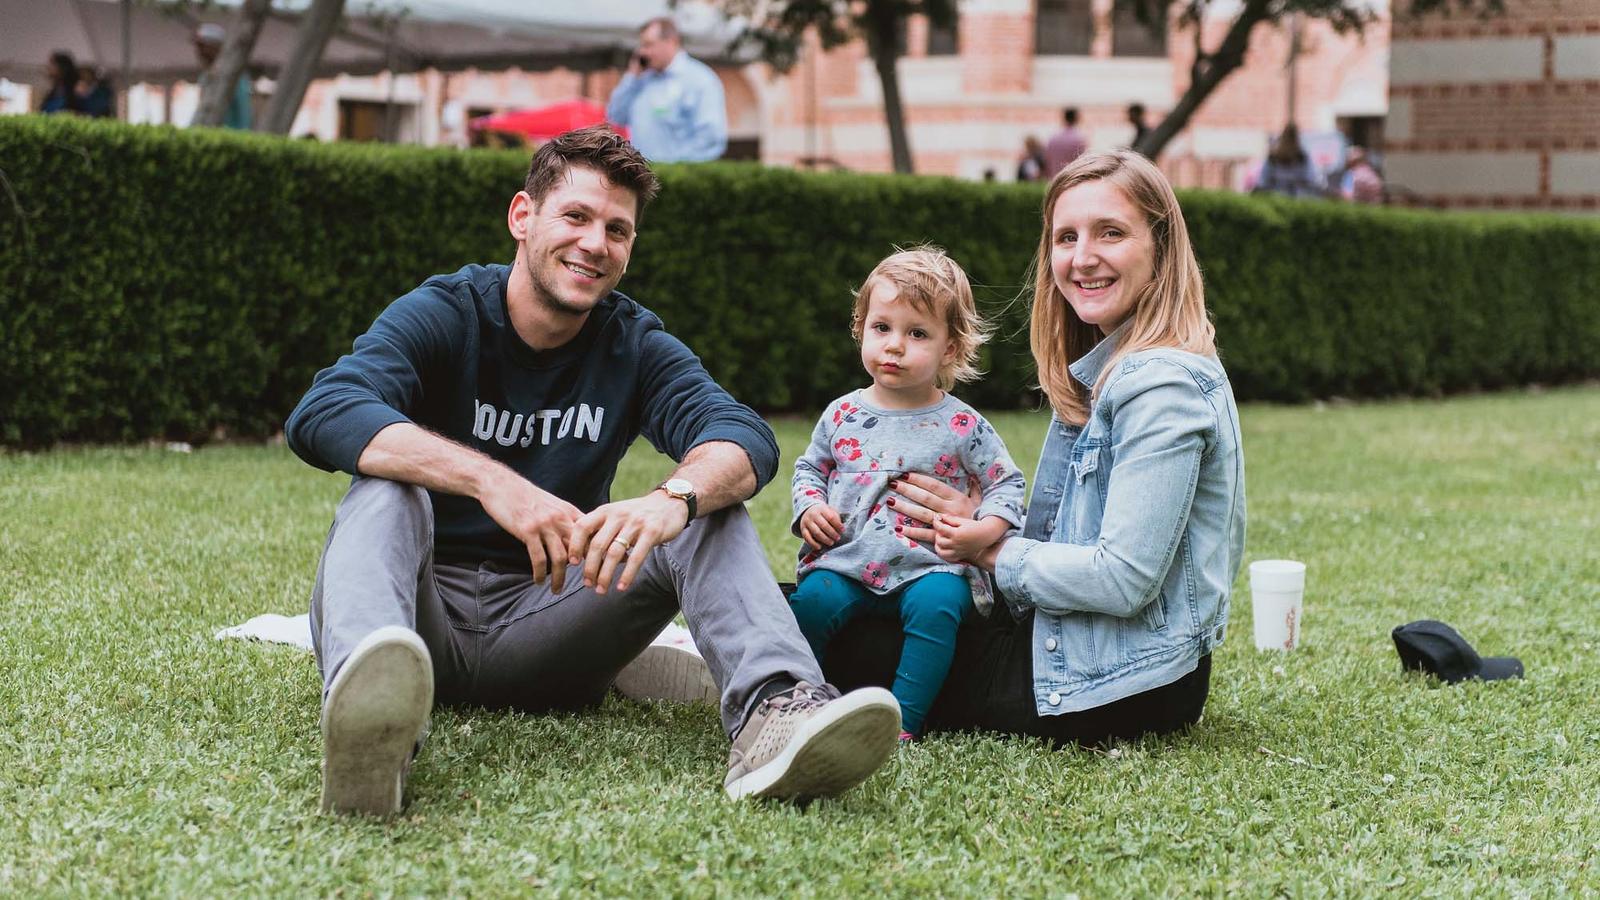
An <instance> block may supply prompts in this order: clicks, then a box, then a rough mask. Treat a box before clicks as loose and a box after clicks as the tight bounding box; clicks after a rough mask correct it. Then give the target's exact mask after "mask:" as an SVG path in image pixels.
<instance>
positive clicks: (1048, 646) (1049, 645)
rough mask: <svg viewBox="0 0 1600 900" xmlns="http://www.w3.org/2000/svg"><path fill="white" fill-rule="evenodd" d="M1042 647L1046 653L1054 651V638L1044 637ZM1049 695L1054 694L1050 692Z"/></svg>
mask: <svg viewBox="0 0 1600 900" xmlns="http://www.w3.org/2000/svg"><path fill="white" fill-rule="evenodd" d="M1044 649H1045V652H1047V653H1054V652H1056V639H1055V638H1045V639H1044ZM1051 696H1055V695H1054V694H1052V695H1051ZM1051 702H1054V701H1051Z"/></svg>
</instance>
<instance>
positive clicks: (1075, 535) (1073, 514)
mask: <svg viewBox="0 0 1600 900" xmlns="http://www.w3.org/2000/svg"><path fill="white" fill-rule="evenodd" d="M1120 335H1121V331H1118V332H1117V333H1113V334H1112V335H1110V336H1109V337H1108V338H1107V339H1105V340H1103V341H1101V342H1100V343H1099V344H1098V345H1096V346H1095V348H1094V349H1093V350H1091V351H1090V352H1089V353H1087V354H1085V355H1084V356H1083V357H1082V358H1081V359H1079V360H1078V361H1077V362H1075V363H1073V364H1072V366H1071V372H1072V375H1073V377H1074V378H1076V379H1078V380H1079V381H1080V382H1082V383H1083V384H1085V385H1089V386H1091V387H1092V386H1093V385H1094V383H1095V380H1096V379H1097V378H1099V376H1100V373H1101V370H1102V369H1104V368H1105V366H1106V364H1107V362H1108V361H1109V360H1110V358H1111V356H1112V353H1113V351H1114V349H1115V347H1116V343H1117V341H1118V339H1119V337H1120ZM1244 530H1245V501H1244V455H1243V451H1242V449H1241V446H1240V440H1239V412H1238V408H1237V407H1236V406H1235V405H1234V401H1233V391H1232V389H1231V388H1230V387H1229V386H1228V376H1227V373H1226V372H1224V371H1223V369H1222V365H1221V363H1219V362H1218V361H1217V360H1216V359H1215V358H1212V357H1205V356H1198V355H1195V354H1193V353H1187V352H1184V351H1182V350H1173V349H1166V348H1162V349H1154V350H1144V351H1140V352H1138V353H1133V354H1130V355H1128V356H1125V357H1123V358H1122V359H1120V360H1118V361H1117V363H1116V370H1115V371H1114V372H1112V373H1111V374H1110V376H1109V377H1108V378H1107V379H1106V383H1105V386H1104V387H1103V388H1102V389H1101V392H1100V396H1099V398H1098V399H1097V400H1096V401H1095V402H1094V405H1093V407H1092V409H1091V411H1090V415H1089V421H1088V422H1087V423H1086V424H1085V425H1084V426H1083V427H1081V428H1079V427H1074V426H1070V425H1065V424H1063V423H1061V422H1060V421H1059V420H1057V419H1054V418H1052V419H1051V422H1050V433H1049V435H1048V436H1047V437H1046V439H1045V444H1044V450H1043V452H1042V454H1041V455H1040V458H1039V471H1038V473H1037V474H1036V475H1035V476H1034V480H1033V495H1032V498H1031V500H1030V501H1029V504H1028V514H1027V520H1026V523H1025V525H1024V526H1023V532H1022V536H1021V537H1014V538H1012V539H1010V540H1008V541H1007V542H1006V543H1005V546H1004V547H1002V548H1001V551H1000V555H999V559H998V560H997V561H996V564H995V577H996V580H997V582H998V584H999V586H1000V589H1001V591H1003V592H1004V594H1005V596H1006V599H1007V601H1008V602H1009V603H1011V604H1012V606H1013V609H1015V610H1016V611H1017V612H1018V613H1019V614H1020V613H1021V612H1023V611H1025V610H1026V609H1027V608H1029V607H1032V608H1033V609H1034V610H1035V611H1036V612H1035V615H1034V621H1033V689H1034V699H1035V702H1036V704H1037V708H1038V711H1039V714H1040V715H1055V714H1059V713H1066V712H1075V711H1078V710H1084V709H1093V708H1095V707H1097V706H1103V705H1105V704H1107V703H1110V702H1112V701H1114V700H1120V699H1122V698H1123V697H1128V696H1131V695H1133V694H1138V693H1142V692H1144V691H1147V690H1150V689H1152V688H1156V687H1160V686H1161V685H1164V684H1169V683H1171V682H1173V681H1176V680H1177V679H1179V678H1181V677H1183V676H1184V675H1187V674H1188V673H1190V672H1192V671H1194V669H1195V666H1196V665H1197V664H1198V661H1199V659H1200V657H1201V656H1204V655H1205V654H1207V653H1210V652H1211V650H1212V648H1213V647H1215V646H1216V645H1217V644H1219V643H1221V642H1222V638H1223V634H1224V631H1225V629H1226V627H1227V622H1228V593H1229V590H1230V589H1231V588H1232V585H1233V579H1234V576H1235V575H1237V574H1238V571H1239V564H1240V560H1241V559H1242V558H1243V555H1244Z"/></svg>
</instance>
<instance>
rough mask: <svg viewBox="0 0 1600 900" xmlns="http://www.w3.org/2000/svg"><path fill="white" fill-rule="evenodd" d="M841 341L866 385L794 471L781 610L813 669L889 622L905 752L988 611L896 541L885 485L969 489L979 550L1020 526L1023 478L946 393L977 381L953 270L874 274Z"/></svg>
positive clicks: (917, 252) (973, 340) (965, 586)
mask: <svg viewBox="0 0 1600 900" xmlns="http://www.w3.org/2000/svg"><path fill="white" fill-rule="evenodd" d="M851 333H852V334H853V335H854V336H855V338H856V340H858V341H859V342H860V344H861V364H862V366H863V367H865V368H866V370H867V374H868V375H870V376H872V384H871V385H869V386H867V387H865V388H862V389H860V390H857V391H852V392H851V393H849V394H846V395H845V396H844V397H841V398H839V399H838V400H835V401H834V402H833V403H831V404H829V406H828V409H827V410H826V411H825V412H824V413H823V414H822V419H821V420H820V421H819V422H817V427H816V430H815V431H813V432H812V434H811V445H810V446H809V447H807V448H806V452H805V455H804V456H801V457H800V458H799V459H798V460H796V461H795V464H794V490H793V494H794V522H793V524H792V526H791V528H792V529H793V531H794V533H795V534H796V535H797V536H798V537H800V538H802V539H804V540H805V542H806V544H807V546H806V547H803V548H802V550H801V556H800V565H799V568H798V571H797V576H798V580H799V587H798V588H797V589H796V590H795V593H794V595H793V596H792V597H791V598H790V604H791V606H792V608H793V610H794V615H795V619H796V620H797V621H798V622H799V623H800V630H801V631H802V632H803V633H804V634H805V636H806V640H807V641H809V642H810V643H811V649H812V652H813V653H815V654H816V656H817V659H818V660H821V659H822V657H823V655H824V653H825V651H826V649H827V645H828V641H829V639H831V638H832V637H833V635H834V634H836V633H837V632H838V631H839V629H840V628H842V627H843V626H844V625H845V623H847V622H849V621H850V620H851V619H853V618H855V617H856V616H858V615H876V616H897V617H898V618H899V619H900V623H901V626H902V627H903V628H904V629H905V645H904V649H903V650H902V652H901V654H900V664H899V666H898V668H897V670H896V672H895V680H894V687H893V691H894V695H895V698H896V699H897V700H899V701H900V714H901V721H902V725H901V727H902V728H904V729H905V733H903V734H902V735H901V738H902V739H903V740H909V739H910V738H912V737H914V736H916V735H919V734H921V733H922V729H923V726H924V724H925V722H926V717H927V714H928V709H929V707H931V706H932V705H933V699H934V697H935V695H937V694H938V693H939V688H940V686H941V685H942V684H943V683H944V678H945V675H946V674H947V673H948V672H949V671H950V660H951V658H952V657H953V656H954V655H955V642H956V629H957V627H958V626H959V625H960V624H961V620H962V619H963V618H964V617H965V616H966V615H968V614H969V611H971V610H973V609H976V610H977V611H978V612H980V613H983V614H985V615H987V614H988V613H989V610H990V609H991V608H992V607H993V604H994V601H993V595H992V592H991V591H990V589H989V581H988V578H987V576H986V575H985V574H984V573H982V572H980V571H978V570H977V569H972V568H969V567H968V566H966V565H964V564H962V563H951V562H946V561H945V560H943V559H941V558H940V557H939V556H938V554H936V553H934V551H933V548H932V547H931V546H928V545H925V544H921V543H918V542H916V541H914V540H911V539H909V538H907V537H905V535H904V534H903V532H902V529H903V528H904V527H920V523H917V522H914V521H913V520H911V519H908V518H906V517H905V516H902V515H900V514H899V513H897V512H896V511H895V509H894V504H895V494H894V493H893V492H892V490H891V484H892V482H893V480H894V479H895V478H896V477H897V476H899V475H901V474H903V473H906V472H922V473H926V474H930V475H932V476H933V477H935V478H938V479H939V480H941V481H944V482H945V483H946V484H949V485H951V486H952V487H954V488H956V489H957V490H961V491H967V490H969V489H970V487H971V483H972V480H976V482H977V484H978V485H979V487H980V488H981V489H982V492H983V500H982V503H981V504H980V505H979V507H978V511H977V512H976V513H975V514H974V515H973V519H975V520H976V524H975V525H973V526H970V527H968V528H964V529H962V535H963V538H964V539H967V540H970V542H971V543H973V544H974V545H975V549H981V548H982V547H986V546H988V545H989V544H991V543H993V542H994V541H996V540H999V539H1000V537H1001V535H1003V534H1005V532H1006V531H1008V530H1010V529H1011V528H1014V527H1019V526H1020V525H1021V523H1022V514H1023V477H1022V473H1021V471H1019V470H1018V468H1017V466H1016V464H1015V463H1013V462H1012V461H1011V456H1010V454H1008V453H1007V452H1006V448H1005V444H1004V443H1002V442H1001V440H1000V436H999V435H998V434H996V433H995V431H994V429H993V428H991V427H990V426H989V423H988V422H985V421H984V420H983V418H982V417H981V416H979V415H978V414H977V413H976V412H974V411H973V410H972V408H971V407H969V406H967V405H966V404H964V403H962V402H961V401H959V400H957V399H956V398H955V397H953V396H951V395H950V394H948V393H946V391H947V390H948V389H949V388H950V387H951V386H953V385H954V384H955V382H957V381H967V380H970V379H972V378H974V377H976V376H977V374H978V372H977V370H976V369H975V368H974V367H973V363H974V361H975V360H976V359H977V356H978V347H979V345H981V344H982V343H983V342H984V341H985V340H987V338H988V335H987V334H986V333H985V331H984V324H983V322H982V320H980V319H979V318H978V312H977V308H976V306H975V304H974V303H973V300H972V288H971V287H970V286H969V285H968V283H967V276H966V273H965V272H963V271H961V267H960V266H958V265H956V263H955V261H954V260H952V259H950V257H948V256H946V255H945V254H944V252H943V251H942V250H939V249H938V248H935V247H918V248H914V249H911V250H903V251H900V252H898V253H895V254H894V255H892V256H890V257H889V258H887V259H885V260H884V261H883V262H880V263H878V265H877V267H876V268H874V269H873V270H872V273H871V274H870V275H868V276H867V280H866V282H865V283H864V284H862V286H861V290H860V291H859V292H858V293H857V294H856V298H855V313H854V315H853V316H852V318H851Z"/></svg>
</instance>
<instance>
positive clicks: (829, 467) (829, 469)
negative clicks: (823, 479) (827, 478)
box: [817, 459, 837, 475]
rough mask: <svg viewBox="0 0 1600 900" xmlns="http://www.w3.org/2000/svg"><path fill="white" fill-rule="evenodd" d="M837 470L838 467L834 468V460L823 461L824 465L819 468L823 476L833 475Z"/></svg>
mask: <svg viewBox="0 0 1600 900" xmlns="http://www.w3.org/2000/svg"><path fill="white" fill-rule="evenodd" d="M835 468H837V467H836V466H834V464H833V460H831V459H825V460H823V461H822V465H820V466H818V467H817V469H818V471H820V472H821V473H822V474H823V475H832V474H833V470H834V469H835Z"/></svg>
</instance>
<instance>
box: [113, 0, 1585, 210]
mask: <svg viewBox="0 0 1600 900" xmlns="http://www.w3.org/2000/svg"><path fill="white" fill-rule="evenodd" d="M1373 2H1374V4H1375V9H1376V11H1377V12H1378V14H1379V19H1378V21H1377V22H1375V23H1374V24H1373V25H1372V26H1371V27H1369V28H1368V29H1367V32H1366V35H1365V36H1364V37H1360V36H1355V35H1340V34H1337V33H1335V32H1334V31H1333V30H1332V29H1331V28H1329V27H1328V26H1327V25H1326V24H1325V23H1323V22H1320V21H1315V20H1307V21H1305V22H1304V23H1302V24H1300V26H1299V27H1300V33H1301V40H1300V48H1301V49H1300V53H1299V55H1298V57H1297V59H1296V63H1295V69H1294V71H1295V77H1294V78H1293V79H1291V78H1290V77H1289V71H1288V67H1287V62H1288V57H1289V48H1290V40H1289V33H1288V29H1287V28H1286V27H1278V26H1273V25H1262V26H1259V27H1258V28H1257V30H1256V33H1255V34H1254V35H1252V39H1251V43H1250V49H1249V51H1248V53H1247V55H1246V61H1245V64H1244V66H1243V67H1242V68H1240V69H1239V70H1237V71H1235V72H1234V73H1233V74H1232V75H1230V76H1229V77H1228V79H1227V80H1226V81H1224V82H1223V84H1222V86H1221V87H1220V88H1218V90H1217V91H1216V92H1215V93H1213V94H1212V96H1211V97H1210V98H1209V99H1208V100H1207V102H1206V103H1205V105H1203V106H1202V107H1201V108H1200V110H1199V111H1198V113H1197V114H1196V115H1195V116H1194V117H1193V119H1192V120H1191V122H1190V124H1189V127H1188V128H1187V129H1185V130H1184V131H1183V132H1182V133H1181V134H1179V135H1178V136H1177V138H1175V139H1174V140H1173V141H1172V143H1170V144H1169V145H1168V146H1167V148H1166V149H1165V151H1164V152H1163V154H1162V158H1161V164H1162V165H1163V166H1164V167H1165V168H1166V169H1167V171H1168V172H1169V173H1170V174H1171V175H1172V177H1173V180H1174V181H1175V182H1177V183H1178V184H1179V185H1190V186H1210V187H1235V188H1236V187H1239V186H1241V184H1243V183H1244V181H1245V179H1246V176H1247V172H1248V170H1249V169H1250V167H1251V166H1252V165H1253V164H1254V163H1255V162H1256V161H1258V160H1260V158H1261V157H1262V156H1263V155H1264V154H1265V151H1266V148H1267V144H1268V141H1269V139H1270V136H1271V135H1273V134H1275V133H1276V132H1277V131H1278V130H1280V129H1281V128H1282V127H1283V125H1284V123H1285V122H1286V121H1287V118H1288V115H1289V109H1290V105H1291V103H1290V97H1289V85H1290V83H1291V80H1292V81H1293V82H1294V84H1295V86H1296V90H1295V97H1294V98H1293V108H1294V117H1295V120H1296V122H1297V124H1298V125H1299V126H1300V129H1301V132H1302V134H1304V135H1306V136H1307V137H1308V139H1310V140H1308V143H1313V147H1312V148H1311V149H1313V150H1316V149H1317V146H1321V147H1324V148H1327V147H1330V146H1331V147H1333V148H1335V150H1336V149H1337V148H1338V146H1340V145H1341V143H1342V139H1343V138H1342V137H1341V136H1345V137H1349V138H1351V139H1352V140H1354V141H1355V142H1356V143H1363V144H1367V145H1369V146H1376V145H1377V144H1378V143H1379V141H1380V140H1381V137H1382V129H1383V123H1384V118H1383V117H1384V115H1385V113H1386V111H1387V103H1388V100H1387V95H1388V77H1389V73H1388V64H1387V53H1388V40H1389V23H1388V20H1387V12H1386V11H1387V2H1386V0H1373ZM1583 2H1600V0H1583ZM1236 4H1237V0H1213V2H1212V3H1211V4H1210V9H1211V15H1210V17H1209V18H1208V19H1207V20H1206V21H1205V23H1204V26H1203V27H1204V29H1205V39H1206V41H1207V42H1208V44H1214V43H1215V42H1217V41H1220V40H1221V37H1222V35H1223V33H1225V32H1226V31H1227V28H1228V26H1229V24H1230V23H1231V20H1232V18H1233V15H1234V14H1235V13H1236V12H1237V5H1236ZM959 11H960V20H959V23H958V25H957V27H956V28H955V29H954V30H951V31H941V30H937V29H931V28H930V27H929V26H928V23H927V22H926V21H925V20H922V19H920V18H914V19H913V20H912V21H911V22H910V23H909V24H908V27H907V29H906V33H905V39H904V43H905V47H904V57H903V58H902V59H901V60H900V62H899V75H900V84H901V92H902V100H903V102H904V106H905V111H906V119H907V128H908V132H909V136H910V144H911V149H912V153H913V157H914V161H915V166H916V170H917V171H918V172H919V173H924V174H944V175H955V176H959V177H965V178H980V177H983V176H984V175H985V173H987V172H991V171H992V172H993V173H994V174H995V175H996V177H998V178H999V179H1001V180H1005V179H1009V178H1011V177H1012V176H1013V173H1014V172H1015V170H1016V163H1017V160H1018V158H1019V156H1020V153H1021V150H1022V145H1023V139H1024V138H1025V137H1026V136H1028V135H1035V136H1038V137H1040V138H1041V139H1043V138H1047V137H1048V136H1049V135H1050V134H1051V133H1052V132H1054V131H1055V130H1056V129H1057V128H1059V127H1060V120H1061V110H1062V109H1063V108H1064V107H1067V106H1075V107H1077V108H1079V110H1080V111H1081V114H1082V120H1081V123H1080V128H1081V129H1082V130H1083V131H1084V132H1085V134H1086V136H1087V137H1088V140H1089V145H1090V147H1091V149H1101V148H1109V147H1116V146H1125V145H1126V144H1127V143H1128V142H1129V140H1130V138H1131V136H1132V128H1131V126H1129V125H1128V123H1127V120H1126V108H1127V106H1128V104H1130V103H1134V102H1138V103H1142V104H1144V106H1145V107H1146V108H1147V109H1148V111H1149V112H1148V119H1149V121H1150V123H1151V124H1154V123H1155V122H1157V121H1159V117H1161V116H1164V115H1165V114H1166V112H1167V110H1169V109H1170V108H1171V107H1172V106H1173V104H1174V103H1176V102H1177V99H1178V98H1179V97H1180V96H1181V95H1182V93H1183V90H1184V88H1185V87H1186V85H1187V82H1188V73H1189V65H1190V62H1191V61H1192V59H1193V34H1192V32H1190V31H1189V30H1186V29H1182V28H1179V27H1178V26H1177V25H1176V23H1173V24H1171V25H1169V27H1167V28H1166V29H1165V31H1163V32H1160V33H1158V34H1155V35H1152V34H1151V33H1150V32H1149V31H1148V30H1147V29H1145V28H1144V27H1143V26H1141V25H1140V24H1139V23H1137V22H1135V21H1134V20H1133V19H1132V17H1131V16H1126V15H1123V14H1121V13H1116V12H1114V11H1113V3H1112V0H961V2H960V5H959ZM716 68H717V71H718V74H719V75H720V76H721V77H722V80H723V84H724V87H725V89H726V93H727V97H728V110H729V126H730V128H729V131H730V155H734V156H739V157H744V158H755V159H760V160H762V161H764V162H767V163H771V164H776V165H823V166H829V165H838V166H843V167H846V168H850V169H854V170H859V171H888V170H889V169H890V168H891V165H890V155H889V138H888V130H887V128H886V126H885V124H884V117H883V101H882V96H881V93H880V89H879V83H878V78H877V75H876V72H875V70H874V69H873V67H872V63H871V60H870V59H869V58H868V56H867V53H866V49H865V46H864V45H863V44H862V43H860V42H854V43H851V44H847V45H844V46H842V47H838V48H835V49H833V50H831V51H827V52H824V51H822V50H821V49H820V48H819V47H817V46H816V45H815V44H813V45H811V46H809V47H808V48H806V50H805V52H804V53H803V54H802V56H801V60H800V63H799V65H797V66H796V67H795V68H794V69H793V70H792V71H790V72H789V73H787V74H777V73H773V72H771V71H769V70H768V69H767V67H766V66H764V65H760V64H755V65H732V64H719V65H717V66H716ZM619 77H620V72H618V71H616V70H600V71H592V72H586V73H578V72H571V71H565V70H557V71H551V72H523V71H520V70H517V69H509V70H505V71H495V72H489V71H483V72H478V71H474V70H467V71H462V72H453V73H443V72H439V71H435V70H425V71H422V72H417V73H410V74H402V75H398V76H392V77H391V76H390V75H387V74H379V75H376V76H365V77H355V76H340V77H338V78H333V79H327V80H321V81H317V82H315V83H314V84H313V85H312V87H311V89H310V90H309V91H308V92H307V95H306V99H305V103H304V105H303V106H302V107H301V111H300V115H299V117H298V118H297V119H296V120H295V124H294V127H293V129H292V132H291V133H292V134H295V135H315V136H317V137H319V138H321V139H324V140H332V139H336V138H343V139H391V140H398V141H401V142H404V143H419V144H427V145H434V144H446V145H449V144H456V145H465V144H466V143H467V142H468V140H469V138H470V134H469V131H468V129H467V127H466V122H467V121H468V120H469V119H471V118H472V117H474V116H477V115H481V114H486V113H490V112H499V111H502V110H505V109H511V108H517V107H524V106H537V105H542V104H546V103H552V102H557V101H561V100H568V99H571V98H573V97H585V98H588V99H591V100H595V101H598V102H602V103H603V102H604V101H605V99H606V98H607V97H608V96H609V95H610V93H611V90H612V88H613V87H614V86H615V84H616V82H617V80H618V79H619ZM391 79H392V80H391ZM260 87H261V89H262V90H270V82H266V81H265V80H263V81H262V82H261V83H260ZM142 91H143V89H142V87H135V89H134V93H135V95H136V96H135V97H133V98H130V100H131V101H132V102H130V113H131V118H133V119H134V120H135V121H157V122H159V121H173V122H187V121H189V119H190V117H191V116H192V112H193V108H194V105H195V101H196V99H197V95H196V94H195V92H194V91H193V88H192V86H189V85H177V86H175V87H174V88H173V89H171V90H168V91H164V92H162V96H160V97H151V98H149V99H148V100H146V98H145V97H144V95H143V93H142ZM264 105H265V103H264V102H262V103H260V104H258V106H263V107H264ZM1319 136H1320V138H1321V141H1320V144H1318V143H1316V141H1317V138H1318V137H1319ZM1330 139H1331V140H1330ZM1323 162H1324V163H1325V164H1327V165H1330V166H1331V165H1335V164H1337V162H1338V160H1337V159H1324V160H1323Z"/></svg>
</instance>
